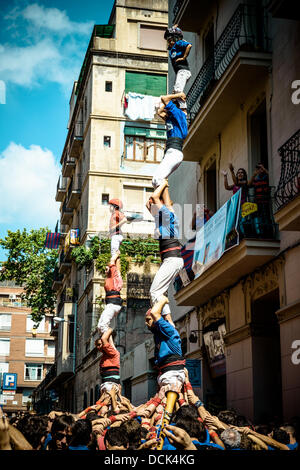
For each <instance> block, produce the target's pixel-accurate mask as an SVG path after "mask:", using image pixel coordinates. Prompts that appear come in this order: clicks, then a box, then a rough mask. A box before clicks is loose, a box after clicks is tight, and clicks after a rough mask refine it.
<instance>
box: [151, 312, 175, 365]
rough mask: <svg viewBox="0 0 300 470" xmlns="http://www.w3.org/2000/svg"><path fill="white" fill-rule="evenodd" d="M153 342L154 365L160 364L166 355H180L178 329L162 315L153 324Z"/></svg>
mask: <svg viewBox="0 0 300 470" xmlns="http://www.w3.org/2000/svg"><path fill="white" fill-rule="evenodd" d="M153 330H154V331H153V333H154V342H155V353H154V355H155V361H154V362H155V365H159V364H161V363H162V362H163V361H164V360H165V359H166V358H167V357H168V356H171V355H174V354H175V355H178V356H182V350H181V339H180V336H179V333H178V331H177V330H176V328H174V326H172V325H171V324H170V323H169V322H168V321H166V320H164V319H163V318H162V317H161V318H159V320H157V321H156V322H155V323H154V326H153Z"/></svg>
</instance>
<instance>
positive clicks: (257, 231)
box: [174, 186, 279, 292]
mask: <svg viewBox="0 0 300 470" xmlns="http://www.w3.org/2000/svg"><path fill="white" fill-rule="evenodd" d="M274 190H275V188H274V187H273V186H269V188H268V191H267V192H266V193H265V195H264V197H263V198H257V197H256V196H255V194H254V188H249V189H248V195H247V200H246V202H250V203H255V204H257V210H256V211H255V212H252V213H251V214H249V215H246V216H245V217H242V216H241V210H240V217H239V222H238V226H237V229H238V232H239V240H240V242H241V241H242V240H243V239H244V238H245V239H256V240H278V239H279V231H278V225H277V224H276V223H275V220H274V216H273V213H274ZM195 240H196V237H194V238H192V239H191V240H188V242H187V243H186V244H185V245H184V246H183V247H182V249H181V255H182V258H183V260H184V268H185V270H186V274H187V276H188V278H189V280H190V281H193V279H194V277H195V273H194V271H193V269H192V265H193V257H194V248H195ZM217 263H218V261H217ZM182 287H183V282H182V280H181V277H180V276H179V275H178V276H177V277H176V278H175V280H174V288H175V291H176V292H178V291H179V290H181V289H182Z"/></svg>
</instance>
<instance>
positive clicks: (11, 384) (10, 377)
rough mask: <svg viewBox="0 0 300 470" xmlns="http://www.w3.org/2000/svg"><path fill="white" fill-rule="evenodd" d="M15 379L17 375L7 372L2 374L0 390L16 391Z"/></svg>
mask: <svg viewBox="0 0 300 470" xmlns="http://www.w3.org/2000/svg"><path fill="white" fill-rule="evenodd" d="M17 377H18V374H10V373H9V372H4V374H3V385H2V389H3V390H17Z"/></svg>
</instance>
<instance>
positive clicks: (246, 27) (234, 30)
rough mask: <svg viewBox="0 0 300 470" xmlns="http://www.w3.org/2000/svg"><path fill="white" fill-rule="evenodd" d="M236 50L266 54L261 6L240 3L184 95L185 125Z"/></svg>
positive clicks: (190, 121)
mask: <svg viewBox="0 0 300 470" xmlns="http://www.w3.org/2000/svg"><path fill="white" fill-rule="evenodd" d="M239 50H246V51H260V52H269V51H270V40H269V38H268V37H267V16H266V13H265V10H264V9H263V8H262V7H259V6H255V5H244V4H241V5H239V7H238V8H237V9H236V11H235V13H234V14H233V16H232V17H231V19H230V21H229V22H228V24H227V26H226V27H225V29H224V31H223V33H222V34H221V36H220V38H219V39H218V41H217V42H216V44H215V46H214V51H213V53H212V54H211V55H210V56H209V57H208V58H207V60H206V61H205V62H204V64H203V66H202V67H201V69H200V71H199V73H198V75H197V77H196V79H195V81H194V83H193V84H192V86H191V88H190V89H189V91H188V93H187V108H188V122H189V124H191V123H192V122H193V120H194V119H195V117H196V116H197V114H198V112H199V110H200V108H201V106H202V105H203V103H204V101H205V100H206V98H207V96H208V95H209V93H210V92H211V90H212V88H213V87H214V85H215V84H216V83H217V81H218V80H219V79H220V78H221V77H222V76H223V74H224V73H225V71H226V70H227V68H228V67H229V65H230V63H231V62H232V60H233V58H234V56H235V55H236V53H237V52H238V51H239Z"/></svg>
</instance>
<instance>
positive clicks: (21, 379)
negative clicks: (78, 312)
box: [0, 281, 55, 415]
mask: <svg viewBox="0 0 300 470" xmlns="http://www.w3.org/2000/svg"><path fill="white" fill-rule="evenodd" d="M22 292H23V288H22V287H19V286H16V285H15V284H14V283H13V282H12V281H4V282H1V283H0V373H1V386H0V388H1V395H0V404H1V406H2V407H3V410H4V411H5V412H6V413H8V414H9V415H11V414H12V413H15V412H17V411H26V410H27V409H31V408H32V394H33V391H34V389H35V388H36V387H37V386H38V385H39V384H40V383H41V382H42V380H43V379H44V378H45V376H46V375H47V372H48V371H49V369H50V367H51V366H52V364H53V363H54V356H55V345H54V338H53V337H52V336H51V335H50V329H51V317H50V316H46V317H45V318H44V319H43V321H42V322H41V323H40V324H39V327H38V328H37V329H36V330H34V329H33V326H34V323H33V321H32V319H31V310H30V308H28V307H27V305H26V303H25V302H24V300H22V298H21V294H22ZM4 374H6V375H4ZM7 374H9V375H7ZM10 374H12V376H13V381H12V382H13V385H12V388H11V389H10V386H9V383H8V387H7V386H6V385H7V384H6V382H5V378H6V377H8V378H9V377H10Z"/></svg>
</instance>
